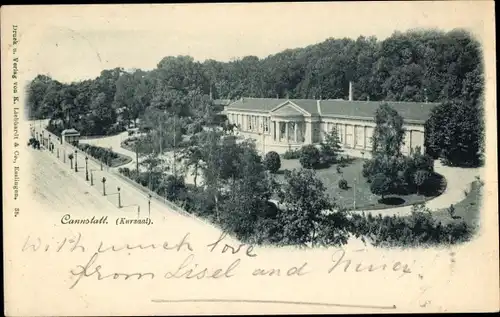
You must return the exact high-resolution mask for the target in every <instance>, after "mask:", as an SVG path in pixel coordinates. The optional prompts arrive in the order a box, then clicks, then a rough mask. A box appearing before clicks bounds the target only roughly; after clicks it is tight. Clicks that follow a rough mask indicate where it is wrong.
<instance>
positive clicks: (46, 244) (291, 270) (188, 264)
mask: <svg viewBox="0 0 500 317" xmlns="http://www.w3.org/2000/svg"><path fill="white" fill-rule="evenodd" d="M190 235H191V234H190V233H189V232H188V233H186V234H185V235H184V236H183V237H182V238H181V239H179V240H178V241H176V242H174V243H171V242H169V241H163V242H161V243H120V244H113V243H108V242H105V241H100V242H99V243H98V244H97V245H96V246H95V247H91V246H88V245H86V243H85V241H84V238H83V237H82V234H81V233H78V234H76V235H75V236H73V237H65V238H63V239H61V240H59V241H57V240H56V241H54V239H50V240H43V239H42V238H40V237H31V236H28V238H27V239H26V240H25V242H24V244H23V246H22V251H23V252H33V253H37V252H78V253H87V252H88V253H89V257H88V258H87V260H86V261H85V262H84V263H83V264H77V265H75V266H73V267H72V268H70V270H69V273H70V276H72V282H71V285H70V286H69V288H70V289H73V288H75V287H76V286H77V285H79V284H80V282H81V281H82V280H84V279H90V280H93V281H103V280H123V281H128V280H130V281H140V280H157V279H164V280H168V279H186V280H202V279H230V278H233V277H234V276H236V275H248V276H251V277H255V278H259V277H260V278H265V277H267V278H281V277H292V276H296V277H301V276H305V275H308V274H311V273H315V272H316V273H323V274H325V275H326V276H329V275H332V274H340V273H344V272H355V273H360V274H363V273H364V274H366V273H371V272H386V273H390V272H393V273H398V274H400V276H399V277H401V276H404V275H407V274H411V273H412V269H411V267H410V265H409V264H405V263H402V262H400V261H386V262H382V263H365V262H363V261H360V260H359V259H358V260H356V261H355V260H353V259H349V258H348V256H347V254H346V251H345V250H343V249H335V250H333V251H332V253H331V258H330V259H325V266H323V267H321V268H314V267H313V266H312V265H311V264H309V263H308V262H307V261H303V262H302V263H300V264H299V265H289V266H288V267H272V266H271V267H253V268H250V269H249V268H248V267H245V269H244V268H243V266H242V263H243V261H245V259H251V258H255V257H257V256H258V255H257V253H256V252H255V249H254V246H253V245H248V244H236V245H235V244H232V243H230V242H228V241H227V239H226V237H227V235H226V234H225V233H222V234H221V235H220V236H219V237H218V238H217V239H216V240H215V241H214V242H212V243H209V244H206V245H203V246H201V250H200V251H203V249H204V250H205V252H207V251H208V252H209V253H215V254H227V255H229V256H230V257H229V259H228V260H227V262H225V263H223V264H218V265H217V266H215V267H210V266H207V265H204V264H203V263H202V262H200V260H199V259H198V258H197V251H198V247H196V246H195V245H193V243H192V242H191V241H190ZM134 251H135V252H165V251H169V252H176V253H177V252H186V253H187V255H186V256H185V257H184V258H183V259H182V261H181V262H180V263H179V264H175V262H174V263H173V264H172V263H171V262H170V260H171V259H172V258H169V262H168V263H169V265H171V264H172V266H171V268H170V269H166V270H164V271H163V272H160V271H154V270H147V269H144V268H141V269H140V270H134V269H131V270H130V272H124V271H121V270H114V269H113V268H112V267H110V266H107V265H109V264H106V267H104V266H105V264H104V263H102V261H101V262H100V260H101V256H102V254H104V253H107V254H109V253H124V254H127V255H131V252H134ZM200 259H202V260H203V258H200Z"/></svg>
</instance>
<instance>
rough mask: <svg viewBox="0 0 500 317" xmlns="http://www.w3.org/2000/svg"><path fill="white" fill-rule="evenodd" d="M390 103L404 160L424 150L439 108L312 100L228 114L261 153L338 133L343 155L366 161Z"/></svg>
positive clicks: (262, 102)
mask: <svg viewBox="0 0 500 317" xmlns="http://www.w3.org/2000/svg"><path fill="white" fill-rule="evenodd" d="M382 103H388V104H389V105H390V106H391V107H392V108H394V109H395V110H396V111H398V113H399V114H400V115H401V116H402V117H403V119H404V126H403V127H404V129H405V138H404V144H403V147H402V149H401V150H402V153H403V154H406V155H408V154H410V153H411V151H412V150H414V149H415V148H416V147H420V148H421V149H422V151H425V148H424V134H425V129H424V124H425V121H426V120H427V118H428V117H429V115H430V111H431V110H432V108H433V107H434V106H435V105H436V104H433V103H417V102H385V101H384V102H382V101H348V100H312V99H271V98H241V99H239V100H237V101H234V102H232V103H231V104H229V105H228V106H227V107H226V108H225V114H226V115H227V118H228V120H229V122H230V123H233V124H235V125H236V126H237V133H239V134H241V135H243V136H244V137H246V138H252V139H255V141H256V143H257V149H258V150H259V151H262V152H264V153H265V152H268V151H276V152H278V153H284V152H286V151H287V150H289V149H298V148H300V147H302V146H304V145H307V144H319V143H321V142H322V141H323V140H324V139H325V135H326V134H328V133H329V132H330V131H332V130H333V129H334V127H335V128H336V129H337V132H338V134H339V139H340V142H341V144H342V147H343V148H344V152H345V153H346V154H348V155H351V156H357V157H368V156H369V155H370V152H371V149H372V144H371V137H372V135H373V130H374V128H375V120H374V116H375V112H376V110H377V108H378V107H379V106H380V105H381V104H382Z"/></svg>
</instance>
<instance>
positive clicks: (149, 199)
mask: <svg viewBox="0 0 500 317" xmlns="http://www.w3.org/2000/svg"><path fill="white" fill-rule="evenodd" d="M148 217H149V218H151V194H148Z"/></svg>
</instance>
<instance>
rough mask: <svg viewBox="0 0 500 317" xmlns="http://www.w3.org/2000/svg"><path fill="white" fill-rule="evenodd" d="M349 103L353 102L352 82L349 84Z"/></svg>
mask: <svg viewBox="0 0 500 317" xmlns="http://www.w3.org/2000/svg"><path fill="white" fill-rule="evenodd" d="M349 101H353V95H352V81H350V82H349Z"/></svg>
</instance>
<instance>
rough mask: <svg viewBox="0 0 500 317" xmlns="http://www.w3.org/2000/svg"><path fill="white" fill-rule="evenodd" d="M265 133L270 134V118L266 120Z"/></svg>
mask: <svg viewBox="0 0 500 317" xmlns="http://www.w3.org/2000/svg"><path fill="white" fill-rule="evenodd" d="M264 132H266V133H269V118H264Z"/></svg>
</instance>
